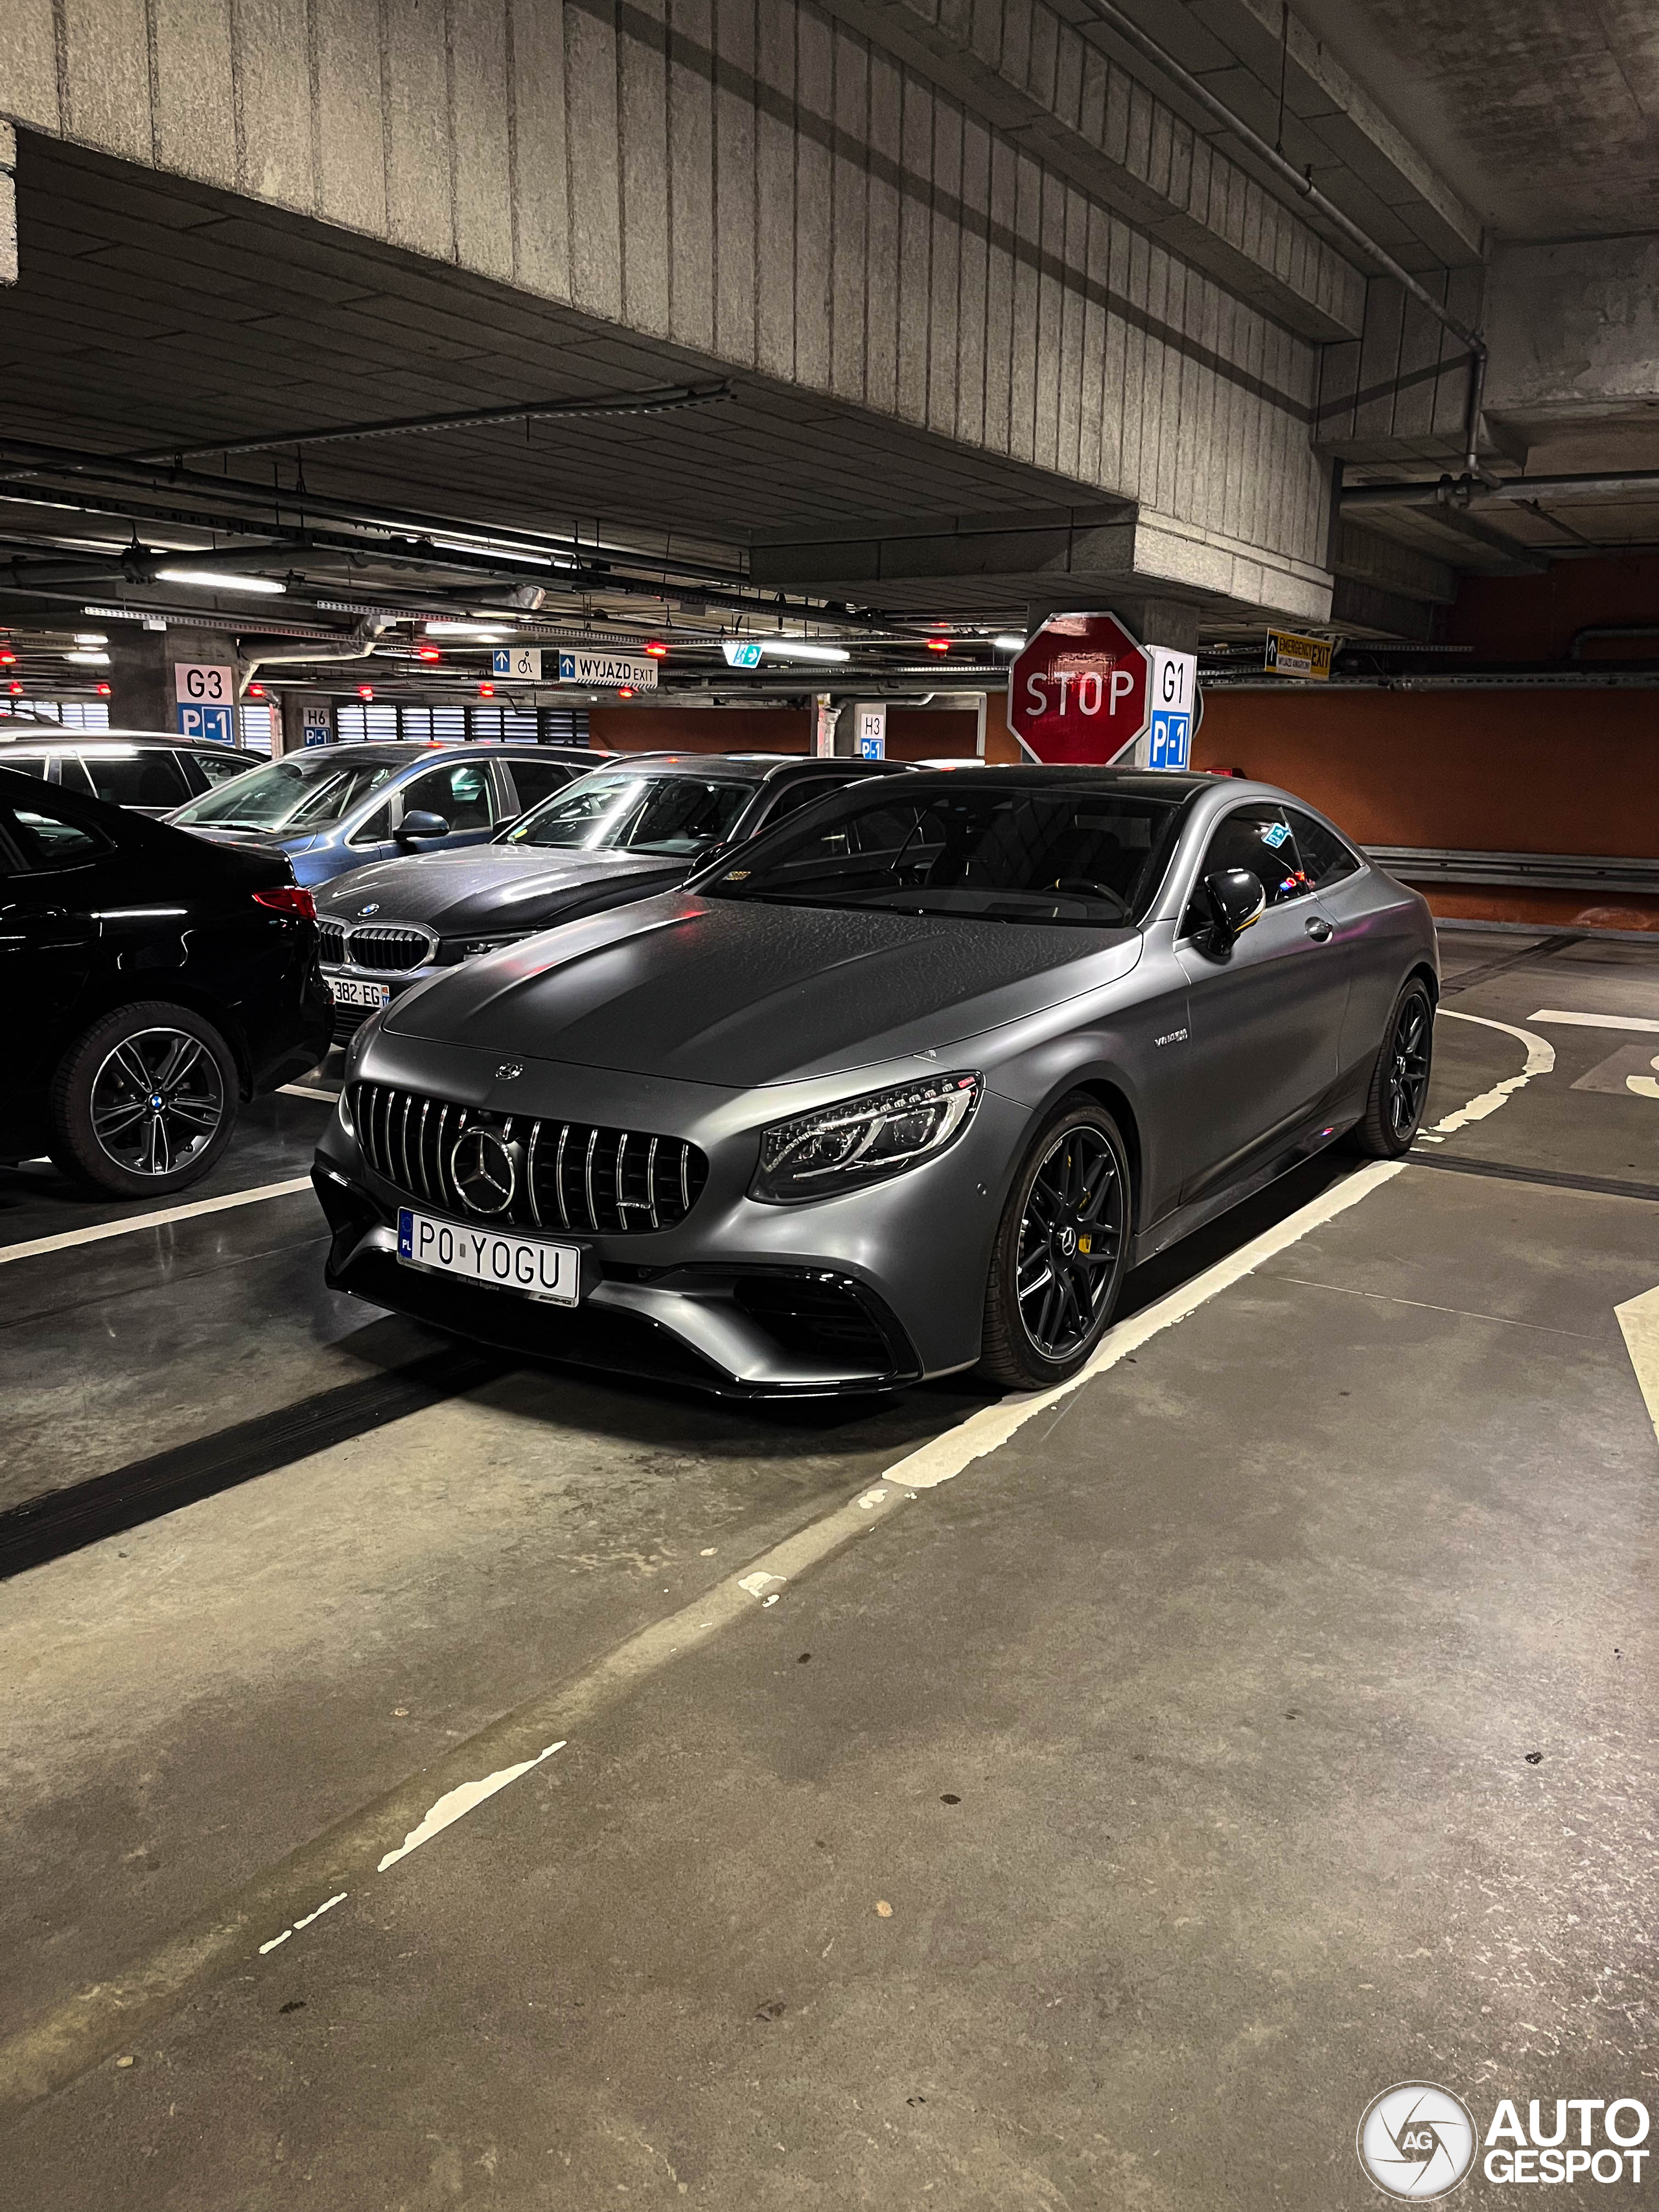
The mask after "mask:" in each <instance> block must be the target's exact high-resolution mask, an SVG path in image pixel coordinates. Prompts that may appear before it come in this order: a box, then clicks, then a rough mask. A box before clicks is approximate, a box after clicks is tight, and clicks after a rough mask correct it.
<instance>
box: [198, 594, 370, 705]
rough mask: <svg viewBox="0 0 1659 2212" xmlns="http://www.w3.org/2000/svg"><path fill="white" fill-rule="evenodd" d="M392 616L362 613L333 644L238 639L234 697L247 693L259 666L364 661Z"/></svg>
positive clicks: (272, 666) (273, 639)
mask: <svg viewBox="0 0 1659 2212" xmlns="http://www.w3.org/2000/svg"><path fill="white" fill-rule="evenodd" d="M393 619H394V617H392V616H389V615H366V616H365V617H363V619H362V622H360V623H357V625H356V628H355V629H353V630H352V631H351V632H350V634H349V636H346V637H343V638H341V640H340V641H339V642H338V643H337V644H336V645H290V644H286V643H283V642H282V641H279V640H277V639H276V638H264V637H253V638H240V637H239V638H238V639H237V641H236V657H237V660H238V662H239V664H240V669H241V673H240V675H239V676H238V678H237V679H236V696H237V697H238V698H239V699H241V698H245V697H246V695H247V687H248V685H249V684H251V683H252V681H253V677H254V672H255V671H256V670H258V669H261V668H297V667H300V666H301V665H302V664H304V663H306V662H308V661H319V660H367V659H368V656H369V654H370V653H373V652H374V647H375V645H376V643H377V642H378V641H379V640H380V637H381V636H382V635H384V634H385V632H386V631H387V630H389V629H391V627H392V621H393Z"/></svg>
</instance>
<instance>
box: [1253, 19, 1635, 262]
mask: <svg viewBox="0 0 1659 2212" xmlns="http://www.w3.org/2000/svg"><path fill="white" fill-rule="evenodd" d="M1294 12H1295V13H1296V14H1297V15H1299V16H1300V17H1301V18H1302V19H1303V21H1304V22H1305V23H1306V24H1307V26H1308V27H1309V28H1310V30H1312V31H1313V32H1315V33H1316V35H1317V36H1318V37H1319V38H1320V39H1321V40H1323V41H1324V42H1325V43H1326V44H1327V45H1328V46H1329V47H1330V49H1331V51H1332V52H1334V54H1335V55H1336V56H1337V57H1338V58H1340V61H1341V63H1342V64H1343V65H1344V66H1345V67H1346V69H1347V70H1350V71H1351V72H1352V74H1353V75H1354V76H1356V77H1358V79H1360V80H1361V82H1363V83H1364V85H1365V87H1366V88H1367V90H1368V92H1369V93H1370V96H1371V98H1372V99H1373V100H1375V101H1376V104H1377V106H1379V107H1381V108H1382V109H1383V111H1384V112H1385V113H1387V114H1388V115H1389V117H1390V118H1391V119H1392V120H1393V121H1394V122H1395V124H1396V125H1398V126H1399V128H1400V129H1401V131H1402V132H1403V133H1404V134H1405V135H1406V136H1407V137H1408V138H1409V139H1410V140H1411V141H1412V142H1413V143H1414V144H1415V145H1416V146H1417V147H1418V148H1419V149H1420V150H1421V151H1422V153H1423V154H1424V155H1425V156H1426V157H1427V159H1428V161H1430V162H1431V164H1432V165H1433V167H1435V169H1436V170H1437V171H1438V173H1440V174H1441V175H1442V176H1443V177H1444V178H1445V179H1447V180H1448V182H1449V184H1450V185H1452V187H1453V188H1454V189H1455V191H1456V192H1457V193H1458V194H1459V195H1460V197H1462V198H1463V199H1464V200H1466V201H1468V204H1470V205H1471V206H1472V207H1474V209H1475V210H1477V212H1478V213H1479V214H1480V218H1481V220H1482V221H1483V222H1485V223H1486V224H1487V225H1488V226H1489V227H1490V228H1492V230H1494V231H1496V232H1498V234H1501V235H1502V236H1504V237H1507V238H1517V239H1547V238H1552V239H1553V238H1595V237H1606V236H1607V235H1609V234H1613V233H1617V232H1622V231H1642V230H1651V229H1653V228H1655V225H1656V208H1659V8H1656V7H1655V6H1654V5H1653V0H1526V4H1524V5H1521V6H1517V5H1516V0H1455V4H1453V5H1448V4H1447V0H1294Z"/></svg>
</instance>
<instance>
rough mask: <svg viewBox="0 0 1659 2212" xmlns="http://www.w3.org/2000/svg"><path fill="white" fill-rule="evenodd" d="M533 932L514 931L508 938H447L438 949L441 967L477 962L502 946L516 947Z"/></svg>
mask: <svg viewBox="0 0 1659 2212" xmlns="http://www.w3.org/2000/svg"><path fill="white" fill-rule="evenodd" d="M534 935H535V932H534V930H523V929H515V930H514V931H513V934H512V935H511V936H510V937H447V938H445V939H444V941H443V943H442V944H441V945H440V946H439V947H438V961H439V964H440V965H441V966H444V967H449V966H453V964H454V963H456V962H458V961H461V960H477V959H480V958H481V957H483V954H484V953H486V952H499V951H501V947H502V945H517V944H519V943H520V942H521V941H522V939H525V938H526V937H533V936H534Z"/></svg>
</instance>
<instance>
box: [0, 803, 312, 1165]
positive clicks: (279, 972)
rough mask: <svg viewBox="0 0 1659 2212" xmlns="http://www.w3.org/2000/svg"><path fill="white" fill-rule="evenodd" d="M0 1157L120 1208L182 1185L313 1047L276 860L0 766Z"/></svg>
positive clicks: (299, 930)
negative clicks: (243, 1104) (38, 1161)
mask: <svg viewBox="0 0 1659 2212" xmlns="http://www.w3.org/2000/svg"><path fill="white" fill-rule="evenodd" d="M0 974H3V975H4V977H5V981H6V993H5V1004H6V1018H7V1024H8V1029H9V1035H10V1038H11V1048H10V1049H11V1059H10V1065H9V1076H8V1079H7V1082H6V1084H5V1085H4V1088H3V1091H0V1157H3V1158H8V1159H21V1158H33V1157H35V1155H36V1154H38V1153H40V1152H49V1153H50V1154H51V1156H52V1158H53V1159H54V1160H55V1161H56V1162H57V1164H58V1166H59V1167H60V1168H62V1169H63V1170H64V1173H65V1174H67V1175H71V1176H76V1177H77V1178H78V1179H79V1180H80V1181H82V1182H88V1183H91V1184H94V1185H95V1186H96V1187H97V1188H99V1189H100V1190H105V1191H109V1192H112V1193H114V1194H116V1195H118V1196H119V1197H123V1198H134V1197H140V1196H149V1195H155V1196H161V1195H162V1194H165V1193H167V1192H171V1191H177V1190H183V1189H185V1188H186V1187H187V1186H188V1185H190V1184H191V1183H193V1182H199V1181H200V1179H201V1178H202V1176H204V1175H206V1173H207V1172H208V1170H209V1169H210V1168H211V1167H212V1165H213V1164H214V1162H215V1161H216V1159H217V1158H219V1155H220V1154H221V1153H222V1152H223V1151H224V1148H225V1146H227V1145H228V1143H229V1141H230V1135H231V1131H232V1129H233V1128H234V1126H235V1122H236V1115H237V1110H238V1107H239V1104H240V1101H241V1100H243V1099H245V1098H249V1097H252V1096H253V1095H254V1094H255V1093H256V1092H258V1091H271V1090H274V1089H275V1088H276V1085H278V1084H282V1083H287V1082H289V1081H291V1080H292V1079H293V1078H294V1077H295V1076H296V1075H301V1074H303V1073H305V1071H306V1070H307V1068H310V1067H314V1066H316V1064H317V1062H318V1060H319V1059H320V1058H321V1057H322V1055H323V1053H324V1051H325V1049H326V1047H327V1042H328V1029H329V1019H330V1013H329V999H328V994H327V992H326V990H325V988H324V985H323V979H322V976H321V974H320V973H319V969H318V965H317V924H316V921H315V915H314V908H313V904H312V898H311V893H310V892H309V891H307V890H301V889H300V887H299V886H298V885H296V884H295V881H294V874H293V871H292V870H291V869H290V868H289V865H288V862H287V860H284V859H283V856H282V854H272V853H270V852H259V851H254V852H236V851H233V850H229V849H227V848H224V847H222V846H214V845H210V844H207V843H204V842H203V841H202V840H201V839H199V838H196V837H191V836H186V835H185V832H184V831H183V830H180V829H171V828H169V827H168V825H167V823H164V822H151V821H147V820H145V818H144V817H143V816H142V815H138V814H134V813H131V812H130V811H127V810H126V809H125V808H124V807H119V806H112V805H108V804H106V802H105V801H104V800H102V799H88V798H83V797H82V796H81V795H79V794H78V793H74V792H70V791H68V790H63V789H58V790H54V789H53V788H52V787H51V786H50V785H49V784H45V783H42V782H41V781H40V780H39V779H38V778H36V777H33V776H26V775H16V774H15V773H14V772H12V771H11V770H10V769H0Z"/></svg>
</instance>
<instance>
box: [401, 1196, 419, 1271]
mask: <svg viewBox="0 0 1659 2212" xmlns="http://www.w3.org/2000/svg"><path fill="white" fill-rule="evenodd" d="M414 1256H415V1217H414V1215H413V1214H412V1213H411V1212H410V1211H409V1209H408V1207H407V1206H404V1208H403V1209H402V1210H401V1211H400V1212H399V1213H398V1258H399V1259H400V1260H412V1259H413V1258H414Z"/></svg>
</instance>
